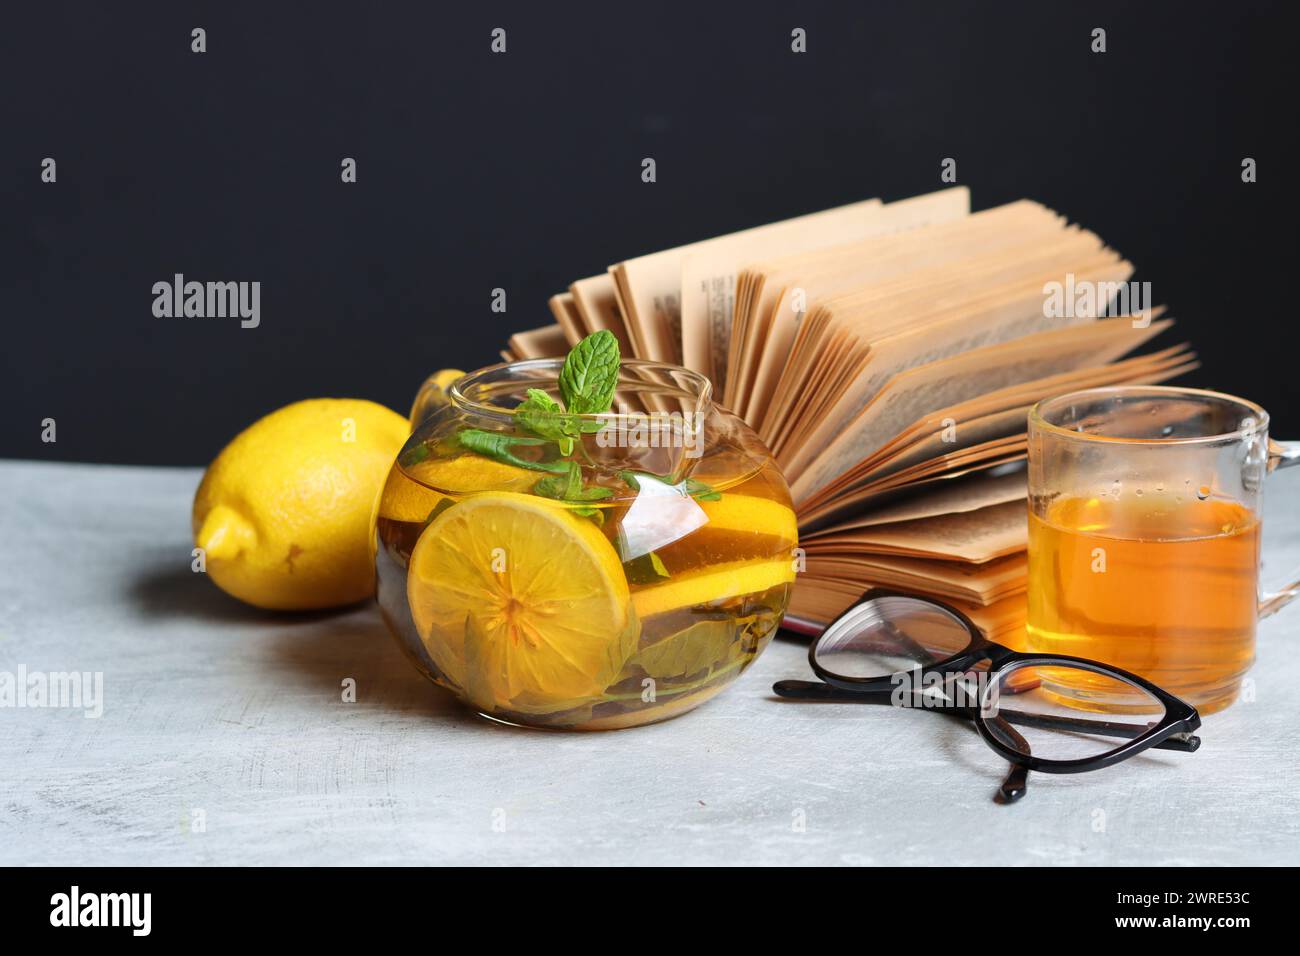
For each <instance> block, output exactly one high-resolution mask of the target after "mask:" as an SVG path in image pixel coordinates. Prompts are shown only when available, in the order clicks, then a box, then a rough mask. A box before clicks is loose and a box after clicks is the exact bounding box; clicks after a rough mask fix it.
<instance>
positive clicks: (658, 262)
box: [609, 199, 880, 371]
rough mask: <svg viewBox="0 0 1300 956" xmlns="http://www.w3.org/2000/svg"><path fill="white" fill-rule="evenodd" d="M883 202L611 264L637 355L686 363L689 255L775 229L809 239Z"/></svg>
mask: <svg viewBox="0 0 1300 956" xmlns="http://www.w3.org/2000/svg"><path fill="white" fill-rule="evenodd" d="M879 206H880V200H879V199H867V200H864V201H863V202H858V203H852V204H850V205H848V206H841V207H839V208H836V209H827V210H824V211H822V212H816V213H811V214H809V215H806V216H799V217H797V218H795V219H787V220H784V221H782V222H775V223H770V224H768V225H765V226H755V227H753V228H751V229H744V230H741V231H739V232H733V233H730V234H728V235H724V236H716V237H714V238H712V239H705V240H702V241H700V242H693V243H690V244H688V245H685V246H678V247H677V248H675V249H665V250H663V251H662V252H653V253H650V254H649V255H645V256H638V257H637V258H635V259H627V260H625V261H623V262H620V263H618V264H616V265H613V266H610V269H609V271H610V274H611V275H613V276H614V279H615V281H616V282H617V284H618V289H619V298H620V301H621V303H622V306H623V310H624V311H623V317H624V319H625V321H626V322H627V324H628V330H629V337H630V338H631V340H632V345H633V347H634V349H636V350H637V351H636V354H637V357H638V358H647V359H653V360H655V361H658V362H671V363H673V364H676V365H680V364H681V363H682V329H681V293H682V264H683V263H684V262H685V261H686V259H687V257H689V256H692V255H700V254H703V253H705V252H708V253H710V254H714V255H723V254H725V250H726V249H727V248H729V247H733V246H735V245H737V244H744V243H747V242H751V241H752V240H753V239H754V237H755V236H767V235H774V236H779V237H781V241H783V242H791V243H797V242H801V241H803V242H807V241H809V237H816V236H818V235H821V234H823V233H825V232H826V231H827V230H832V231H833V230H836V229H839V228H842V227H843V225H844V224H845V223H851V222H853V221H855V220H859V219H862V218H863V217H869V216H871V215H872V214H873V213H874V211H875V210H876V209H877V208H879ZM697 371H698V370H697Z"/></svg>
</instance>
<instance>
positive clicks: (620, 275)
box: [502, 188, 1196, 637]
mask: <svg viewBox="0 0 1300 956" xmlns="http://www.w3.org/2000/svg"><path fill="white" fill-rule="evenodd" d="M1132 273H1133V267H1132V266H1131V265H1130V264H1129V263H1128V262H1126V261H1125V260H1124V259H1123V257H1122V256H1120V254H1119V253H1117V252H1115V251H1114V250H1112V249H1110V248H1108V247H1107V246H1106V245H1105V243H1103V242H1102V240H1101V239H1100V238H1099V237H1098V236H1097V235H1095V234H1094V233H1092V232H1089V231H1088V230H1087V229H1085V228H1083V227H1082V226H1079V225H1072V224H1071V223H1070V222H1068V221H1067V220H1066V219H1065V217H1063V216H1061V215H1060V214H1058V213H1056V212H1053V211H1052V210H1050V209H1048V208H1046V207H1045V206H1042V205H1040V204H1039V203H1036V202H1032V201H1029V200H1020V201H1018V202H1013V203H1008V204H1007V205H1004V206H998V207H995V208H992V209H986V210H983V211H981V212H977V213H971V211H970V195H969V192H968V191H967V190H966V189H965V188H954V189H947V190H943V191H940V192H936V193H931V194H929V195H924V196H918V197H915V198H912V199H905V200H901V201H898V202H890V203H882V202H880V201H879V200H876V199H869V200H866V201H864V202H859V203H854V204H851V205H848V206H843V207H840V208H838V209H830V210H827V211H825V212H820V213H814V214H812V215H807V216H801V217H799V218H796V219H790V220H787V221H784V222H778V223H773V224H770V225H766V226H758V227H756V228H752V229H746V230H744V231H742V232H737V233H733V234H731V235H726V236H719V237H716V238H712V239H705V240H702V241H700V242H695V243H691V244H690V245H687V246H682V247H680V248H677V249H668V250H664V251H662V252H655V253H650V254H648V255H642V256H638V257H636V258H633V259H627V260H624V261H622V262H619V263H616V264H615V265H612V266H610V267H609V268H608V269H607V270H606V272H604V273H601V274H599V275H594V276H591V277H589V278H584V279H578V280H577V281H575V282H574V283H573V284H572V285H570V286H569V288H568V289H567V290H565V291H563V292H560V293H558V294H556V295H554V296H552V298H551V300H550V307H551V312H552V313H553V314H554V316H555V320H556V324H554V325H549V326H545V327H543V328H540V329H533V330H531V331H526V332H520V333H518V334H516V335H514V336H512V337H511V338H510V341H509V343H508V344H507V348H506V350H505V351H503V353H502V355H503V356H504V357H505V358H507V359H523V358H541V357H550V356H561V355H563V354H565V352H566V351H567V350H568V349H569V347H570V346H571V345H573V344H575V343H576V342H577V341H579V340H580V339H581V338H582V337H583V336H585V335H588V334H590V333H592V332H595V331H596V330H598V329H608V330H609V331H611V332H612V333H613V334H614V335H615V336H616V337H617V338H618V340H619V344H620V347H621V348H622V349H623V353H624V354H625V355H630V356H633V357H636V358H642V359H653V360H656V361H665V362H671V363H675V364H681V365H685V366H686V367H688V368H690V369H692V370H694V371H696V372H700V373H702V374H704V375H706V376H708V378H709V379H710V380H711V381H712V382H713V387H714V396H715V398H717V399H718V400H719V401H720V402H721V404H723V405H724V406H726V407H727V408H729V409H731V410H732V411H734V412H735V413H736V414H738V415H739V416H740V417H742V418H744V419H745V420H746V421H747V422H748V423H749V424H750V425H751V426H752V427H753V428H754V429H755V431H757V432H758V434H759V435H760V436H761V437H762V438H763V440H764V442H766V444H767V446H768V448H770V449H771V451H772V453H773V455H774V456H775V457H776V460H777V461H778V463H779V464H780V465H781V468H782V470H783V471H784V473H785V477H786V480H787V481H788V482H789V485H790V491H791V494H792V496H793V498H794V503H795V511H796V514H797V516H798V520H799V538H800V547H801V548H802V549H803V557H804V568H803V571H802V573H800V574H799V575H798V576H797V578H796V584H795V591H794V597H793V599H792V601H791V605H790V611H789V614H788V615H787V618H786V624H787V626H789V627H792V628H794V629H796V630H803V631H805V632H808V633H813V632H815V631H816V630H818V629H820V628H821V627H822V626H824V625H825V624H826V622H828V621H829V620H830V619H831V618H833V617H835V616H836V615H837V614H838V613H839V612H840V611H841V610H843V609H844V608H845V607H846V606H848V604H850V603H851V602H852V601H853V600H855V599H856V598H857V597H858V596H859V595H860V594H861V593H862V592H863V591H865V590H866V589H867V588H869V587H871V586H873V585H876V586H886V587H892V588H896V589H899V590H905V591H910V592H915V593H919V594H928V595H933V596H935V597H939V598H942V599H944V600H946V601H949V602H952V603H954V604H955V605H957V606H959V607H961V608H962V609H963V610H965V611H966V612H967V613H968V614H969V615H970V616H971V618H972V619H973V620H974V621H975V622H976V623H977V624H979V625H980V627H981V628H983V629H984V631H985V632H986V633H987V634H989V635H990V636H991V637H1002V636H1006V635H1008V634H1009V633H1011V632H1014V631H1017V630H1019V629H1021V628H1022V627H1023V626H1024V616H1025V602H1024V590H1025V543H1026V510H1025V500H1024V499H1025V479H1024V472H1023V460H1024V457H1025V428H1026V419H1027V416H1028V412H1029V409H1030V407H1031V406H1032V405H1033V404H1034V403H1035V402H1037V401H1039V400H1040V399H1042V398H1045V397H1047V396H1051V395H1056V394H1060V393H1062V392H1067V391H1073V390H1076V389H1081V388H1091V387H1096V386H1103V385H1122V384H1150V383H1154V382H1160V381H1164V380H1167V379H1170V378H1173V377H1174V376H1176V375H1180V374H1182V373H1184V372H1186V371H1189V370H1190V369H1192V368H1195V367H1196V359H1195V355H1194V354H1193V353H1192V352H1191V351H1190V350H1189V348H1188V347H1187V345H1186V344H1185V343H1183V344H1175V345H1166V346H1164V347H1157V348H1150V347H1149V345H1150V343H1151V342H1152V340H1153V339H1155V337H1156V336H1158V335H1160V334H1161V333H1163V332H1165V331H1167V330H1168V328H1169V326H1170V325H1171V320H1170V319H1168V318H1164V317H1163V309H1162V308H1159V307H1155V306H1154V305H1153V304H1152V303H1151V302H1149V301H1147V300H1146V297H1145V295H1143V294H1141V293H1142V289H1143V287H1141V286H1139V285H1138V284H1136V283H1132V282H1130V278H1131V276H1132Z"/></svg>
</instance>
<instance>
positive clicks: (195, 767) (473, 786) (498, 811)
mask: <svg viewBox="0 0 1300 956" xmlns="http://www.w3.org/2000/svg"><path fill="white" fill-rule="evenodd" d="M198 478H199V472H198V471H197V470H194V469H143V468H115V467H102V466H66V465H64V466H59V465H43V464H30V463H18V462H5V463H0V501H2V502H3V505H2V506H0V507H2V508H3V511H2V512H0V671H8V672H10V673H17V672H18V669H19V668H20V667H25V668H26V669H27V670H28V671H29V672H30V671H43V672H51V671H74V670H75V671H90V672H95V671H102V672H103V679H104V701H103V715H102V716H101V717H99V718H98V719H88V718H86V717H84V716H83V714H82V712H81V711H76V710H70V709H49V708H45V709H32V708H21V709H18V708H3V709H0V768H3V769H2V770H0V863H5V864H35V863H60V864H92V863H93V864H114V863H121V864H167V863H171V864H186V863H226V864H263V863H265V864H312V863H329V864H346V863H488V864H493V863H523V864H538V863H568V862H573V863H594V864H601V863H611V864H616V863H646V864H675V863H721V864H759V863H832V864H833V863H850V864H872V863H879V864H888V863H922V864H961V863H994V864H1117V863H1118V864H1130V863H1133V864H1153V865H1181V864H1243V863H1268V864H1271V863H1289V864H1296V863H1300V757H1298V756H1297V748H1296V744H1295V740H1296V731H1297V725H1298V723H1300V694H1298V693H1297V691H1298V690H1300V643H1298V642H1297V638H1300V608H1294V607H1293V608H1289V609H1287V610H1284V611H1283V612H1282V613H1281V614H1279V615H1277V616H1275V617H1274V618H1272V619H1270V620H1268V621H1266V622H1265V623H1264V624H1263V625H1262V626H1261V631H1260V647H1259V659H1258V662H1257V664H1256V666H1255V670H1254V671H1253V672H1252V677H1253V678H1254V680H1255V700H1254V702H1251V703H1239V704H1237V705H1236V706H1234V707H1232V708H1231V709H1229V710H1228V711H1227V712H1225V713H1223V714H1221V715H1217V716H1213V717H1209V718H1207V719H1206V722H1205V727H1204V728H1203V730H1202V732H1201V733H1202V737H1203V739H1204V745H1203V746H1202V748H1201V750H1200V751H1199V752H1198V753H1196V754H1178V753H1161V754H1159V755H1158V756H1143V757H1139V758H1136V759H1134V760H1132V761H1129V762H1128V763H1126V764H1124V765H1122V766H1120V767H1116V768H1112V769H1109V770H1103V771H1100V772H1097V773H1090V774H1083V775H1078V776H1073V777H1059V776H1058V777H1048V776H1044V775H1031V778H1030V790H1029V795H1028V796H1027V797H1026V798H1025V799H1024V800H1023V801H1022V802H1021V803H1020V804H1018V805H1015V806H1010V807H1002V806H997V805H995V804H994V803H993V802H992V800H991V797H992V794H993V792H994V790H995V789H996V787H997V785H998V783H999V782H1000V781H1001V778H1002V776H1003V774H1004V772H1005V769H1006V764H1005V763H1003V762H1002V761H1000V760H999V759H998V758H997V757H996V756H995V755H994V754H993V753H992V751H990V750H989V749H988V748H987V747H986V746H985V745H984V744H983V743H982V742H981V741H980V740H979V738H978V737H977V736H976V735H975V733H974V731H973V729H969V728H967V727H965V726H963V725H962V724H960V723H958V722H957V721H951V720H946V719H941V718H939V717H937V716H935V715H933V714H921V713H911V712H901V711H895V710H892V709H888V708H874V707H861V706H853V705H809V704H790V703H783V702H780V701H777V700H776V699H774V698H773V697H772V696H771V693H770V687H771V683H772V681H773V680H775V679H778V678H781V677H804V676H807V674H806V662H805V657H804V655H805V651H804V648H803V647H802V646H801V645H799V644H797V643H794V642H791V641H784V640H778V641H777V642H776V643H775V644H774V645H773V646H772V647H771V648H770V649H769V650H768V651H767V653H766V654H765V655H764V656H763V657H762V658H761V659H760V660H759V661H758V662H757V664H755V665H754V667H753V668H752V669H751V670H750V671H749V672H748V673H747V674H745V675H744V676H743V677H742V678H741V679H740V680H739V681H738V682H737V683H736V684H734V685H733V686H732V687H731V688H729V689H728V690H727V691H726V692H725V693H723V694H722V695H721V696H720V697H718V698H716V699H715V700H714V701H712V702H710V703H708V704H706V705H705V706H704V707H702V708H701V709H700V710H698V711H695V712H694V713H691V714H688V715H686V716H684V717H682V718H680V719H677V720H673V721H669V722H667V723H664V724H659V725H656V726H651V727H646V728H641V729H638V730H629V731H618V732H614V733H605V734H574V735H565V734H550V733H541V732H528V731H519V730H513V729H509V728H505V727H500V726H496V725H493V724H490V723H488V722H486V721H484V720H482V719H480V718H477V717H474V716H472V715H471V714H469V713H468V712H466V711H464V710H462V709H461V708H460V707H459V706H458V705H457V704H456V703H455V702H453V701H452V700H451V699H450V698H449V697H448V696H447V695H446V694H445V693H444V692H443V691H441V690H439V689H438V688H436V687H434V686H433V685H431V684H429V683H427V682H426V681H425V680H424V679H423V678H421V677H420V676H418V675H417V674H416V672H415V671H414V669H413V668H411V667H410V666H409V665H408V664H407V663H406V661H405V659H404V658H403V657H402V656H401V654H400V653H399V652H398V650H397V647H396V645H395V643H394V642H393V641H392V639H391V638H390V637H389V636H388V634H387V633H386V631H385V630H384V626H383V624H382V623H381V621H380V619H379V615H378V613H377V612H376V611H375V609H374V608H373V607H365V608H361V609H357V610H353V611H350V612H346V613H343V614H336V615H310V616H275V615H270V614H266V613H262V612H258V611H255V610H252V609H249V608H245V607H243V606H242V605H240V604H238V603H236V602H235V601H234V600H232V599H230V598H227V597H226V596H225V595H224V594H222V593H220V592H219V591H218V590H217V589H216V587H215V586H214V585H213V584H212V583H211V582H210V581H208V580H206V578H205V577H204V576H203V575H201V574H194V573H192V572H191V571H190V547H191V544H190V538H189V510H190V500H191V496H192V494H193V491H194V487H195V485H196V484H197V481H198ZM1291 478H1292V476H1291V475H1285V476H1280V480H1285V481H1288V482H1289V485H1290V487H1289V488H1287V489H1286V490H1285V491H1283V489H1280V488H1279V489H1275V490H1276V491H1277V495H1276V496H1275V497H1285V498H1287V499H1289V500H1290V501H1291V502H1292V504H1294V502H1295V501H1296V499H1297V497H1298V496H1297V495H1296V494H1295V492H1294V490H1293V489H1294V488H1295V486H1296V483H1295V482H1294V481H1291V480H1290V479H1291ZM1295 511H1297V509H1295V508H1294V507H1290V508H1285V507H1279V508H1275V509H1270V511H1269V512H1268V514H1269V515H1270V519H1272V516H1273V514H1274V513H1275V512H1276V513H1277V514H1278V515H1279V518H1278V519H1273V524H1275V525H1277V528H1276V529H1274V528H1270V532H1269V537H1270V538H1272V537H1275V536H1277V535H1278V534H1282V535H1285V536H1286V537H1287V538H1288V543H1289V544H1291V545H1292V546H1291V547H1290V549H1289V550H1290V556H1291V557H1294V558H1297V559H1300V533H1297V532H1298V531H1300V522H1296V523H1292V524H1291V525H1290V527H1289V528H1283V527H1282V524H1281V522H1282V520H1286V519H1284V518H1282V515H1284V514H1285V513H1286V512H1295ZM1290 517H1294V515H1291V516H1290ZM347 677H353V678H355V679H356V682H357V692H358V699H357V702H356V703H351V704H349V703H343V702H342V699H341V689H340V684H341V682H342V681H343V679H344V678H347ZM200 820H201V821H203V823H204V824H205V826H204V828H203V829H202V830H201V831H200V832H195V831H196V827H195V822H196V821H200ZM800 823H802V827H800Z"/></svg>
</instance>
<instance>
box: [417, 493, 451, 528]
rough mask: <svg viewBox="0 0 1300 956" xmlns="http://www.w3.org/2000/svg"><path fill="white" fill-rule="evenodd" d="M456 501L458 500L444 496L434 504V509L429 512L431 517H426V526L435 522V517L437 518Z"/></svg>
mask: <svg viewBox="0 0 1300 956" xmlns="http://www.w3.org/2000/svg"><path fill="white" fill-rule="evenodd" d="M455 503H456V502H454V501H452V500H451V499H450V498H443V499H442V500H441V501H439V502H438V503H437V504H436V505H434V506H433V510H432V511H430V512H429V517H427V518H425V519H424V526H425V527H426V528H427V527H428V526H429V525H431V524H433V521H434V519H435V518H437V517H438V515H440V514H442V513H443V512H444V511H446V510H447V509H448V508H450V507H451V506H452V505H454V504H455Z"/></svg>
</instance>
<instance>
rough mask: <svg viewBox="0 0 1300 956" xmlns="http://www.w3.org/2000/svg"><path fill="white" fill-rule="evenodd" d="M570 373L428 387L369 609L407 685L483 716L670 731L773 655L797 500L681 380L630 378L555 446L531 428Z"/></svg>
mask: <svg viewBox="0 0 1300 956" xmlns="http://www.w3.org/2000/svg"><path fill="white" fill-rule="evenodd" d="M562 365H563V360H562V359H535V360H530V361H524V362H513V363H508V364H504V365H495V366H492V367H489V368H485V369H482V370H480V371H477V372H473V373H471V374H469V375H465V376H463V377H461V378H459V379H457V380H456V381H454V382H453V383H451V384H450V385H449V386H448V387H446V388H445V390H444V388H443V387H442V385H443V383H442V381H441V380H440V379H439V378H438V377H437V376H435V377H434V378H431V379H430V380H429V381H428V382H426V383H425V385H424V387H423V388H422V389H421V390H420V393H419V395H418V396H417V398H416V401H415V406H414V408H413V409H412V413H411V418H412V426H413V431H412V434H411V437H410V439H409V440H408V441H407V442H406V445H405V446H404V447H403V448H402V450H401V452H400V453H399V455H398V458H397V461H396V462H395V463H394V464H393V467H392V470H391V472H390V473H389V476H388V479H387V482H386V484H385V486H384V489H383V491H382V493H381V495H380V498H379V501H378V503H377V507H376V511H375V517H374V522H373V524H374V529H373V540H374V541H375V544H376V568H377V575H378V597H379V604H380V608H381V609H382V612H383V616H384V619H385V621H386V622H387V624H388V627H389V628H390V630H392V632H393V634H394V635H395V636H396V637H397V640H398V642H399V643H400V645H401V646H402V649H403V650H404V651H405V653H406V654H407V656H408V657H409V658H410V659H411V660H412V661H413V662H414V663H415V665H416V667H417V668H419V670H420V671H421V672H422V673H424V674H425V675H426V676H427V677H429V678H430V679H431V680H432V681H434V682H435V683H437V684H440V685H441V686H443V687H446V688H448V689H449V690H451V691H452V692H453V693H454V694H455V695H456V696H457V697H459V698H460V699H461V700H462V701H463V702H465V703H466V704H468V705H469V706H470V707H472V708H474V709H475V710H477V711H478V712H479V713H481V714H483V715H484V716H486V717H489V718H492V719H495V720H500V721H504V722H507V723H512V724H523V725H529V726H539V727H551V728H563V729H582V730H603V729H614V728H619V727H633V726H636V725H639V724H645V723H651V722H653V721H658V720H664V719H666V718H668V717H673V716H676V715H677V714H681V713H684V712H686V711H688V710H690V709H692V708H694V707H697V706H699V705H700V704H701V703H703V702H704V701H706V700H708V699H709V698H710V697H712V696H713V695H714V694H716V693H718V692H719V691H720V690H722V688H723V687H725V686H726V685H727V684H729V683H730V682H731V681H733V680H735V679H736V678H737V677H738V676H739V675H740V674H741V673H742V672H743V671H744V670H745V669H746V668H747V667H748V666H749V665H750V664H751V663H752V662H753V661H754V660H755V659H756V658H757V657H758V655H759V654H760V653H762V651H763V649H764V648H765V647H766V646H767V645H768V643H770V641H771V639H772V636H773V634H774V633H775V631H776V629H777V627H778V626H779V624H780V622H781V618H782V615H783V614H784V612H785V609H786V606H787V604H788V602H789V597H790V592H791V589H792V587H793V583H794V572H795V567H796V559H797V554H796V547H797V543H798V542H797V531H796V523H795V515H794V511H793V509H792V506H791V501H790V493H789V490H788V488H787V487H786V483H785V480H784V479H783V478H782V476H781V474H780V472H779V471H778V470H777V468H776V465H775V463H774V462H773V460H772V457H771V455H770V454H769V452H768V451H767V449H766V448H765V447H764V446H763V444H762V443H761V441H760V440H759V439H758V438H757V436H756V435H755V434H754V433H753V432H752V431H751V430H750V429H749V428H748V427H747V426H746V425H745V424H744V423H743V422H742V421H741V420H740V419H738V418H737V417H736V416H734V415H732V414H731V413H729V412H727V411H726V410H724V409H722V408H719V407H718V406H717V405H715V404H714V403H713V402H712V400H711V398H710V392H711V387H710V385H709V382H708V380H707V379H705V378H704V377H703V376H701V375H698V374H696V373H694V372H691V371H688V370H687V369H684V368H679V367H676V366H671V365H664V364H659V363H654V362H643V361H631V360H627V361H624V362H623V364H622V368H621V370H620V374H619V378H618V391H617V393H616V396H615V402H614V407H613V409H612V410H611V411H609V412H607V413H603V414H599V415H596V414H592V415H571V416H570V415H566V419H567V420H568V423H569V424H568V426H567V427H568V430H569V432H570V433H571V434H570V435H569V436H567V437H566V436H560V437H559V438H558V440H552V439H548V438H545V437H539V435H538V434H537V431H535V430H532V429H529V428H527V427H521V418H520V415H519V414H518V413H519V412H520V408H519V406H520V405H521V404H522V403H524V402H525V401H526V400H527V399H528V397H529V396H530V390H541V391H542V392H545V393H546V394H547V395H548V396H550V397H552V398H555V397H557V380H558V378H559V374H560V371H561V367H562ZM534 400H535V401H537V400H539V399H537V398H536V397H535V399H534ZM524 424H526V422H525V423H524ZM540 431H542V432H547V429H546V428H544V427H541V428H540Z"/></svg>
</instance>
